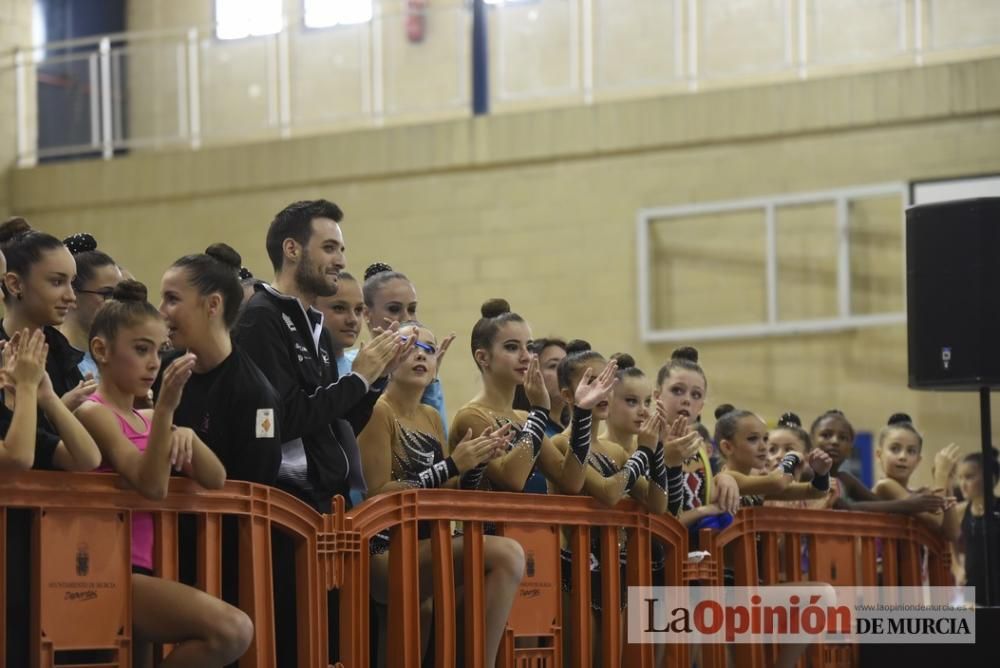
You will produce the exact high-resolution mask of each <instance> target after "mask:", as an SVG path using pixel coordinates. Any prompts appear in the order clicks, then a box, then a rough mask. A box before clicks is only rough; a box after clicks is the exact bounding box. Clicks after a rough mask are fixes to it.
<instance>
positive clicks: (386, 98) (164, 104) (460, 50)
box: [0, 0, 1000, 166]
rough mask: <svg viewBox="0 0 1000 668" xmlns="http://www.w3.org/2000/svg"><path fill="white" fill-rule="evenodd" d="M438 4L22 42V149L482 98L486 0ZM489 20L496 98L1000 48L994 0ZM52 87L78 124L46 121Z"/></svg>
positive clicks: (239, 136)
mask: <svg viewBox="0 0 1000 668" xmlns="http://www.w3.org/2000/svg"><path fill="white" fill-rule="evenodd" d="M206 1H207V0H206ZM295 3H296V0H291V1H290V2H286V3H285V6H286V7H288V6H289V5H294V4H295ZM430 7H431V8H430V9H429V10H427V11H426V13H425V14H424V18H425V20H426V26H427V34H426V36H425V38H424V40H423V41H421V42H419V43H410V42H408V41H407V40H406V38H405V33H406V29H405V24H406V21H407V19H408V18H409V15H407V14H406V11H405V4H404V3H399V2H388V1H385V2H376V3H375V12H374V15H373V17H372V20H371V21H368V22H367V23H364V24H357V25H345V26H337V27H334V28H329V29H311V28H304V27H303V25H302V22H301V17H299V16H297V15H292V16H289V17H287V18H286V19H285V27H284V29H283V30H281V31H280V32H278V33H277V34H272V35H265V36H260V37H248V38H245V39H240V40H219V39H217V38H216V37H215V27H214V26H193V27H182V28H178V29H169V30H152V31H132V32H126V33H119V34H113V35H104V36H99V37H94V38H85V39H75V40H69V41H64V42H55V43H48V44H45V45H42V46H39V47H37V48H35V49H26V50H19V51H16V52H14V53H13V54H12V57H9V58H6V57H5V58H4V61H7V62H9V64H7V65H5V66H4V65H0V70H2V69H4V68H12V69H13V74H14V78H15V82H16V86H15V90H16V97H17V100H16V104H17V114H16V118H17V123H18V128H17V129H18V157H19V164H21V165H25V166H26V165H31V164H34V163H35V162H36V161H37V160H39V159H43V158H49V157H58V156H68V155H78V154H93V155H100V156H101V157H103V158H105V159H109V158H111V157H113V156H114V155H115V153H116V152H117V151H121V150H133V149H142V148H156V147H161V146H169V145H175V146H177V145H180V146H183V145H187V146H189V147H191V148H193V149H197V148H199V147H200V146H202V145H204V144H210V143H220V142H231V141H246V140H253V139H259V138H266V137H289V136H293V135H301V134H306V133H312V132H316V131H319V130H328V129H337V128H345V127H358V126H363V125H380V124H383V123H386V122H391V121H394V120H397V119H414V118H426V117H428V116H432V117H462V116H465V115H468V114H469V113H470V112H469V107H470V89H471V72H470V70H471V57H470V43H469V42H470V40H471V11H470V8H469V6H468V3H464V4H462V3H459V4H454V5H451V6H445V5H435V4H434V3H431V4H430ZM488 20H489V22H490V31H489V34H490V38H491V41H490V60H491V68H490V69H491V72H490V84H491V95H490V97H491V100H492V105H493V110H494V111H497V112H503V111H505V110H509V109H514V108H523V107H525V106H526V105H531V106H539V105H553V104H559V105H563V104H572V103H583V104H590V103H592V102H595V101H600V100H602V99H609V98H613V97H622V96H629V95H635V94H638V93H641V94H649V93H661V92H662V93H666V92H681V91H685V90H688V91H695V90H699V89H702V88H705V87H707V86H725V85H732V84H745V83H746V82H748V81H755V80H762V78H763V80H767V81H774V80H781V79H794V78H808V77H815V76H822V75H826V74H829V73H836V72H843V71H844V68H845V67H850V68H858V67H862V68H871V69H876V68H879V67H887V66H900V65H917V66H919V65H923V64H925V63H926V62H928V60H935V59H938V58H962V57H972V56H979V55H981V54H983V53H984V51H985V52H990V53H993V52H997V53H1000V2H997V1H996V0H629V1H628V2H625V1H624V0H533V1H531V2H518V3H504V2H499V3H497V4H491V5H490V6H489V11H488ZM43 93H44V94H43ZM50 94H51V95H53V96H55V97H54V99H55V100H56V101H57V102H58V105H57V106H59V107H66V109H67V111H66V113H67V114H70V112H72V118H71V121H72V123H68V124H67V127H70V125H73V124H75V125H73V127H76V132H75V134H74V133H72V132H70V133H69V134H68V135H67V136H66V137H59V136H55V137H53V136H50V135H51V134H52V133H49V134H46V133H45V132H41V133H40V132H39V125H40V123H42V122H44V121H45V120H46V116H45V115H46V114H51V113H54V112H52V110H51V106H52V105H53V104H56V102H53V100H52V99H48V98H46V95H50ZM46 105H49V106H48V107H46ZM60 113H61V112H60ZM81 128H83V129H81ZM56 129H57V130H62V129H64V128H62V127H61V126H57V128H56ZM40 142H41V144H40Z"/></svg>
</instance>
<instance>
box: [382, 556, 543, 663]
mask: <svg viewBox="0 0 1000 668" xmlns="http://www.w3.org/2000/svg"><path fill="white" fill-rule="evenodd" d="M462 541H463V538H461V537H456V538H455V539H454V540H452V556H453V558H454V569H455V580H456V586H458V587H461V586H462V557H463V555H464V549H463V546H462ZM417 559H418V568H419V573H420V595H421V601H422V602H423V601H427V600H429V599H431V598H432V595H433V591H434V570H433V552H432V547H431V542H430V541H429V540H422V541H420V543H419V545H418V552H417ZM483 565H484V567H485V568H484V570H485V571H486V573H485V589H486V591H485V595H486V638H485V645H486V665H488V666H492V665H493V664H494V663H496V655H497V651H498V650H499V648H500V640H501V639H502V638H503V632H504V628H505V627H506V625H507V617H509V616H510V608H511V606H512V605H513V604H514V597H515V596H517V587H518V585H520V584H521V578H522V577H524V548H522V547H521V544H520V543H518V542H517V541H516V540H512V539H510V538H502V537H500V536H484V537H483ZM371 578H372V579H371V591H372V596H373V597H374V598H375V600H376V601H379V602H380V603H385V604H386V605H388V599H389V591H388V588H389V553H388V552H386V553H384V554H380V555H376V556H374V557H372V559H371ZM424 627H426V628H427V629H428V631H427V633H429V629H430V616H429V614H428V616H427V618H426V623H425V619H424V618H423V616H421V629H423V628H424ZM421 633H422V634H423V633H424V631H423V630H422V631H421ZM428 642H429V637H428Z"/></svg>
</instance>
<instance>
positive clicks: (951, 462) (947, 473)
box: [934, 443, 961, 488]
mask: <svg viewBox="0 0 1000 668" xmlns="http://www.w3.org/2000/svg"><path fill="white" fill-rule="evenodd" d="M959 454H961V453H959V451H958V446H957V445H955V444H954V443H949V444H948V445H946V446H945V447H943V448H941V449H940V450H939V451H938V453H937V454H936V455H934V482H935V483H937V485H938V487H942V488H944V487H947V486H948V480H949V479H950V478H951V473H952V471H954V470H955V466H957V465H958V457H959Z"/></svg>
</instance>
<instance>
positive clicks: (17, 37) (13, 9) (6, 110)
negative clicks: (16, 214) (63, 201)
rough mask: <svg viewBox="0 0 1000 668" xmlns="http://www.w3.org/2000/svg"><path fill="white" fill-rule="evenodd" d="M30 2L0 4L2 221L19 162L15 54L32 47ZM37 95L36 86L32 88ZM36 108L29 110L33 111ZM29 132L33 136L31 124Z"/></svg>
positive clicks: (18, 0) (0, 210)
mask: <svg viewBox="0 0 1000 668" xmlns="http://www.w3.org/2000/svg"><path fill="white" fill-rule="evenodd" d="M31 5H32V3H31V0H9V1H8V2H4V3H0V179H2V181H3V185H0V217H2V216H5V215H6V213H7V212H8V211H9V209H10V193H9V192H8V190H7V188H6V187H5V184H6V182H7V179H6V172H7V170H8V169H11V168H12V167H13V166H14V165H15V164H16V162H17V132H18V129H17V126H18V123H17V106H16V103H17V79H16V76H17V75H16V72H15V69H14V50H15V49H18V48H22V49H23V48H28V47H30V46H31ZM29 94H30V95H32V96H33V95H34V86H31V87H30V88H29ZM34 106H35V105H34V104H33V103H32V104H30V106H29V108H30V109H34ZM29 132H31V133H33V132H34V124H33V123H32V124H31V127H30V128H29Z"/></svg>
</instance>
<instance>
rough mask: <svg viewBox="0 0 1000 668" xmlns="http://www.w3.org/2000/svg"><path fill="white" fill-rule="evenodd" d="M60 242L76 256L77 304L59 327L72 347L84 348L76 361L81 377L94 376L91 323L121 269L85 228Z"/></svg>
mask: <svg viewBox="0 0 1000 668" xmlns="http://www.w3.org/2000/svg"><path fill="white" fill-rule="evenodd" d="M63 243H64V244H66V248H67V249H68V250H69V252H70V253H72V254H73V259H74V260H76V278H74V279H73V291H74V292H75V293H76V308H75V309H73V310H71V311H70V312H69V313H67V314H66V322H64V323H63V324H62V327H60V328H59V329H60V331H62V333H63V334H65V335H66V338H67V339H69V342H70V343H72V344H73V347H74V348H78V349H80V350H82V351H83V359H82V360H81V361H80V363H79V364H78V365H77V366H78V367H79V369H80V373H82V374H83V377H84V378H87V377H88V376H89V377H90V378H93V379H95V380H96V379H97V364H96V363H95V362H94V358H93V357H92V356H91V354H90V326H91V325H92V324H93V322H94V315H96V314H97V309H99V308H101V306H103V305H104V302H106V301H107V300H109V299H111V293H112V292H114V290H115V286H116V285H118V283H120V282H121V280H122V272H121V269H119V268H118V265H117V264H115V261H114V260H112V259H111V256H110V255H108V254H107V253H105V252H103V251H99V250H97V240H96V239H94V237H92V236H91V235H89V234H87V233H86V232H83V233H80V234H74V235H73V236H71V237H68V238H66V239H63Z"/></svg>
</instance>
